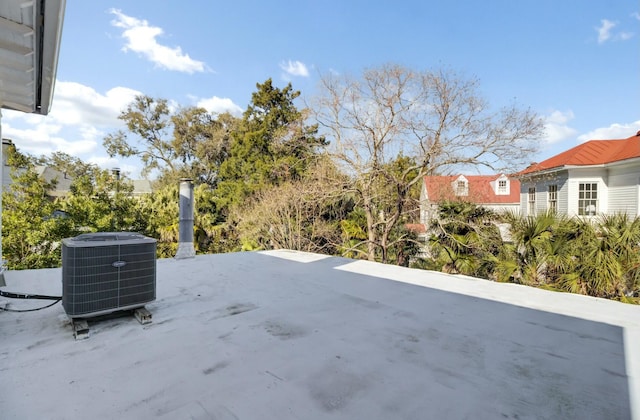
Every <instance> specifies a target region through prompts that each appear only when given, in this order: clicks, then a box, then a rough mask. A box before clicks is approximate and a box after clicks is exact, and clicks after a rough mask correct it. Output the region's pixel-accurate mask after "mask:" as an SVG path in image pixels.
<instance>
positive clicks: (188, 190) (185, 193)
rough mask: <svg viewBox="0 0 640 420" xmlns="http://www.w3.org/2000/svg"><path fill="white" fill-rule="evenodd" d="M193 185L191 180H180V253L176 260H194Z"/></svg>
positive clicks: (177, 253) (177, 254) (178, 252)
mask: <svg viewBox="0 0 640 420" xmlns="http://www.w3.org/2000/svg"><path fill="white" fill-rule="evenodd" d="M193 201H194V200H193V183H192V182H191V179H189V178H183V179H181V180H180V224H179V226H178V229H179V231H178V232H179V234H178V235H179V236H178V251H177V252H176V256H175V258H193V257H195V256H196V250H195V248H194V247H193V207H194V205H193Z"/></svg>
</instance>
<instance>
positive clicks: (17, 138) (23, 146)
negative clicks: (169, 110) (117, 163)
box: [2, 80, 140, 158]
mask: <svg viewBox="0 0 640 420" xmlns="http://www.w3.org/2000/svg"><path fill="white" fill-rule="evenodd" d="M139 94H140V92H138V91H136V90H133V89H129V88H125V87H115V88H113V89H110V90H109V91H107V92H106V94H104V95H102V94H100V93H98V92H96V91H95V90H94V89H93V88H91V87H89V86H85V85H82V84H80V83H73V82H64V81H60V80H57V81H56V90H55V94H54V100H53V106H52V108H51V112H49V115H47V116H42V115H36V114H25V113H22V112H15V111H9V110H7V111H5V112H3V113H2V114H3V127H2V135H3V137H5V138H10V139H12V140H13V141H14V143H15V144H16V146H17V147H18V149H20V151H22V152H25V153H29V154H33V155H36V156H39V155H48V154H50V153H52V152H56V151H62V152H65V153H68V154H70V155H72V156H77V157H80V158H84V157H85V156H86V155H87V154H90V153H95V152H96V151H97V150H99V149H100V146H101V144H102V139H103V138H104V136H105V134H106V133H107V132H110V131H114V130H116V129H117V128H119V127H122V126H123V122H122V121H120V120H118V115H119V114H120V112H121V111H122V110H124V109H125V108H126V106H127V105H128V104H129V103H131V101H133V99H134V97H135V96H136V95H139Z"/></svg>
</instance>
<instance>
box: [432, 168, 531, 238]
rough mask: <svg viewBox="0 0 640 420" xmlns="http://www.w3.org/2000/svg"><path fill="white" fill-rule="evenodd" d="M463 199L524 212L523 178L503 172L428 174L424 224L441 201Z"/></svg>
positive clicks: (494, 207)
mask: <svg viewBox="0 0 640 420" xmlns="http://www.w3.org/2000/svg"><path fill="white" fill-rule="evenodd" d="M445 201H463V202H469V203H474V204H477V205H480V206H482V207H484V208H487V209H490V210H493V211H496V212H507V211H511V212H516V213H517V212H519V211H520V181H519V180H518V179H516V178H513V177H509V176H507V175H504V174H499V175H448V176H439V175H433V176H425V177H424V182H423V183H422V191H421V193H420V223H422V224H424V225H425V226H428V225H429V221H430V219H431V218H432V216H433V214H434V213H435V212H436V211H437V207H438V204H439V203H442V202H445Z"/></svg>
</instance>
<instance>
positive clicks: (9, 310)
mask: <svg viewBox="0 0 640 420" xmlns="http://www.w3.org/2000/svg"><path fill="white" fill-rule="evenodd" d="M61 300H62V298H60V299H57V300H56V301H55V302H53V303H50V304H49V305H47V306H41V307H39V308H33V309H7V308H3V307H2V306H0V311H5V312H33V311H39V310H41V309H46V308H50V307H52V306H53V305H55V304H56V303H58V302H60V301H61Z"/></svg>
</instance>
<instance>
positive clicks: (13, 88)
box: [0, 0, 66, 115]
mask: <svg viewBox="0 0 640 420" xmlns="http://www.w3.org/2000/svg"><path fill="white" fill-rule="evenodd" d="M65 3H66V0H2V1H0V104H1V105H2V108H6V109H13V110H18V111H22V112H27V113H35V114H41V115H47V113H48V112H49V109H50V107H51V100H52V97H53V88H54V84H55V80H56V71H57V66H58V53H59V50H60V38H61V35H62V23H63V20H64V9H65Z"/></svg>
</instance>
